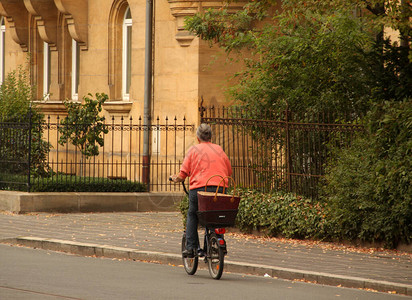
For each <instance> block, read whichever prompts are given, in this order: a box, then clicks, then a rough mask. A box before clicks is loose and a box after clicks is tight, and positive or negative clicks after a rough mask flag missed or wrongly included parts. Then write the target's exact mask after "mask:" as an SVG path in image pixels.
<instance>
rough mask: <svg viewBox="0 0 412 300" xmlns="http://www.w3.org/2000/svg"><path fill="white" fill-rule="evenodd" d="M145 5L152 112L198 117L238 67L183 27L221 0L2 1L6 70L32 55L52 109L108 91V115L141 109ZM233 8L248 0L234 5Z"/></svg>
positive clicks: (40, 94)
mask: <svg viewBox="0 0 412 300" xmlns="http://www.w3.org/2000/svg"><path fill="white" fill-rule="evenodd" d="M147 3H152V5H153V11H152V20H151V23H152V24H151V29H152V35H151V38H152V51H151V53H152V55H151V63H150V66H151V67H152V74H151V99H150V100H151V105H150V107H151V112H152V116H158V115H160V116H164V115H168V116H174V115H178V116H181V115H186V117H187V118H188V121H189V122H191V123H197V109H198V101H199V99H200V97H201V96H203V97H204V99H208V100H209V101H212V102H213V101H218V100H217V99H220V101H221V100H222V99H223V94H222V87H223V86H224V85H225V83H226V81H225V80H226V77H227V76H226V75H227V74H228V73H230V72H232V70H230V68H229V70H228V66H227V65H225V64H224V59H225V58H224V57H223V55H222V56H221V57H220V58H218V60H220V61H218V62H217V63H214V64H213V65H210V63H211V61H212V60H215V59H216V57H213V54H216V52H218V50H217V48H210V47H209V45H208V44H207V43H205V42H202V41H201V40H200V39H199V38H197V37H194V36H193V35H191V34H189V33H188V32H187V31H185V30H184V28H183V24H184V18H185V17H186V16H189V15H193V14H194V13H195V12H197V11H201V10H203V9H207V8H216V7H219V6H221V5H222V2H220V1H203V0H196V1H187V0H157V1H145V0H128V1H126V0H1V1H0V15H1V16H2V17H1V50H0V51H1V56H2V62H1V76H2V77H4V76H5V74H7V73H8V72H9V71H11V70H14V69H16V67H17V66H18V65H22V64H23V65H24V64H25V62H26V57H27V54H30V56H31V60H32V64H31V68H30V72H31V74H30V75H31V80H32V83H33V84H35V85H36V87H37V98H38V100H43V101H42V109H43V111H44V112H45V113H46V114H49V113H51V114H53V113H56V112H61V111H62V110H63V107H62V101H63V100H65V99H71V100H74V101H76V100H81V98H82V96H83V95H86V94H87V93H92V94H94V93H95V92H99V93H101V92H103V93H106V94H108V95H109V101H108V102H107V103H106V104H105V114H107V115H112V114H123V115H130V114H131V115H143V109H144V98H145V51H146V50H147V47H146V46H147V41H146V31H147V18H148V15H147V14H148V13H147ZM231 6H232V9H237V8H240V7H241V6H242V2H241V1H240V2H236V3H234V4H231Z"/></svg>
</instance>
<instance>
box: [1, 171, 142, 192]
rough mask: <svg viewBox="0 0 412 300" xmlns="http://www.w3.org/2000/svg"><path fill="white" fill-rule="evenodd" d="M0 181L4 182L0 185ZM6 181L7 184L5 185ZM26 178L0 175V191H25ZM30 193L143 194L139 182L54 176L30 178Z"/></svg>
mask: <svg viewBox="0 0 412 300" xmlns="http://www.w3.org/2000/svg"><path fill="white" fill-rule="evenodd" d="M1 181H4V182H3V183H1ZM6 181H7V182H8V183H6ZM26 183H27V178H26V177H25V176H21V175H10V174H0V190H17V191H19V190H20V191H27V185H26ZM30 191H31V192H145V191H147V189H146V186H145V185H144V184H143V183H141V182H133V181H130V180H121V179H108V178H96V177H76V176H66V175H56V176H52V177H44V178H32V181H31V190H30Z"/></svg>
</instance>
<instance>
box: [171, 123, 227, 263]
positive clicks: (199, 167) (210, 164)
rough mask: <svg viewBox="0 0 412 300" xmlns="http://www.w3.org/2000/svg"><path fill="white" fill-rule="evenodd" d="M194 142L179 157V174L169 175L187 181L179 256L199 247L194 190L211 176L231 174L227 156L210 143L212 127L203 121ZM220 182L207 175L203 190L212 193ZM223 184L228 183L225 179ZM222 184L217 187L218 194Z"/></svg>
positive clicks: (195, 192)
mask: <svg viewBox="0 0 412 300" xmlns="http://www.w3.org/2000/svg"><path fill="white" fill-rule="evenodd" d="M196 135H197V140H198V142H199V144H198V145H195V146H192V147H190V149H189V150H188V152H187V154H186V156H185V159H184V160H183V163H182V166H181V168H180V172H179V174H175V175H172V176H171V179H172V181H173V182H183V181H184V180H185V179H186V177H190V180H189V210H188V212H187V222H186V239H187V245H186V250H185V251H183V255H184V256H187V257H193V256H194V255H195V254H196V252H197V249H198V247H199V235H198V233H197V227H198V222H199V221H198V217H197V211H198V202H197V192H198V191H204V190H205V186H206V182H207V181H208V179H209V178H210V177H212V176H213V175H221V176H222V177H226V176H231V175H232V166H231V164H230V161H229V158H228V157H227V155H226V153H225V152H224V151H223V149H222V147H220V146H219V145H216V144H213V143H211V142H210V141H211V139H212V129H211V128H210V126H209V125H207V124H201V125H200V126H199V127H198V128H197V131H196ZM220 182H221V177H219V176H215V177H214V178H211V179H210V181H209V183H208V186H207V191H210V192H215V191H216V188H217V186H218V185H219V183H220ZM224 184H225V186H226V187H227V186H228V182H227V181H225V183H224ZM222 190H223V187H222V186H221V187H220V188H219V192H220V193H221V192H222Z"/></svg>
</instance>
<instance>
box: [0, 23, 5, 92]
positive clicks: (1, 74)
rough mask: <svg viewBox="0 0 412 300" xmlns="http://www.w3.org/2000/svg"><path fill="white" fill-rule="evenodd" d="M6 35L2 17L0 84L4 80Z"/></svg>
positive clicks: (0, 28) (0, 29)
mask: <svg viewBox="0 0 412 300" xmlns="http://www.w3.org/2000/svg"><path fill="white" fill-rule="evenodd" d="M5 35H6V25H5V24H4V18H3V17H1V19H0V85H1V84H2V83H3V81H4V62H5V60H4V57H5V52H4V51H5V44H4V39H5Z"/></svg>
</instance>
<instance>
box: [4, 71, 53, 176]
mask: <svg viewBox="0 0 412 300" xmlns="http://www.w3.org/2000/svg"><path fill="white" fill-rule="evenodd" d="M33 95H34V93H33V87H32V86H31V85H30V80H29V75H28V70H27V69H26V68H24V67H23V66H19V67H18V69H17V70H14V71H12V72H10V73H8V74H7V76H6V78H5V80H4V82H3V83H2V85H1V87H0V120H1V121H2V122H4V123H5V124H8V125H6V127H7V129H5V128H4V129H3V130H2V132H1V134H0V145H1V148H0V152H1V157H2V158H1V160H2V161H5V162H6V163H5V164H4V165H2V167H1V169H2V170H3V171H5V172H9V173H14V174H15V173H25V172H26V170H27V169H26V166H25V165H24V164H22V163H21V162H22V161H23V162H24V161H27V160H28V155H29V144H28V135H29V132H28V130H26V129H23V130H22V129H21V128H24V127H20V126H19V125H20V123H27V122H28V120H29V119H28V118H31V119H30V124H31V126H32V127H31V129H30V130H31V152H30V156H31V159H30V162H31V164H30V167H31V170H30V171H31V174H32V175H41V176H46V175H47V174H48V172H49V171H50V170H49V166H48V165H47V162H46V156H47V153H48V152H49V151H50V148H51V145H50V144H49V143H47V142H45V141H44V140H43V124H44V119H43V118H44V116H43V114H42V113H41V112H40V110H38V109H37V107H36V103H35V102H33V101H32V100H33ZM10 162H18V163H12V164H11V163H10Z"/></svg>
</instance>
